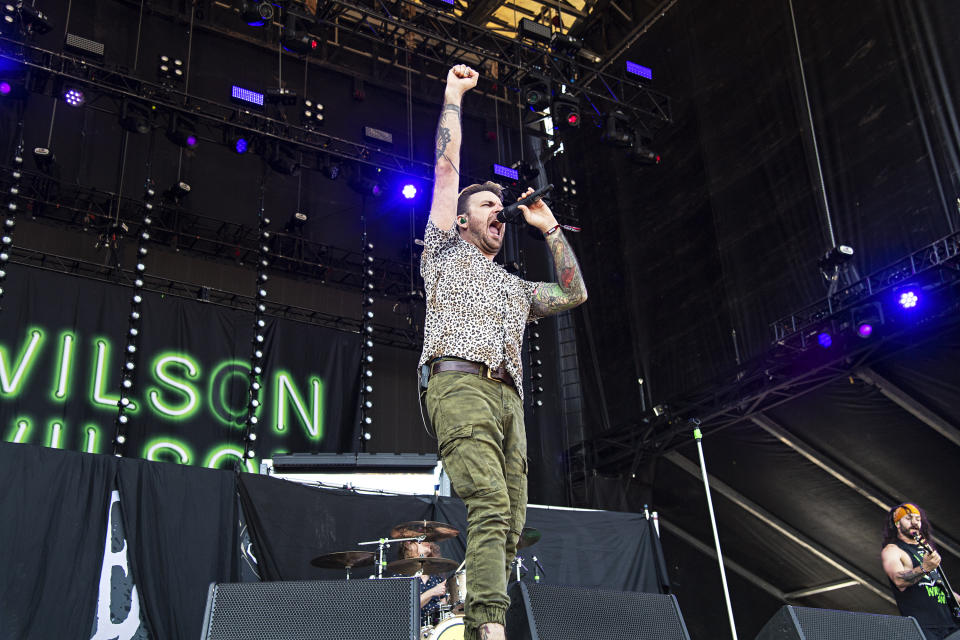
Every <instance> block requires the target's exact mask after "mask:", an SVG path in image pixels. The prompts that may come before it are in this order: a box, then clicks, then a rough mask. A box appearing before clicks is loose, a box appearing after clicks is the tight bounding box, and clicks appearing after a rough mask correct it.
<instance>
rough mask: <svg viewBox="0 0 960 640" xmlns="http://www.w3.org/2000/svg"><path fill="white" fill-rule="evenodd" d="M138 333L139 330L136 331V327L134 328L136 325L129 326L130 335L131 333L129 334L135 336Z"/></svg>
mask: <svg viewBox="0 0 960 640" xmlns="http://www.w3.org/2000/svg"><path fill="white" fill-rule="evenodd" d="M139 333H140V332H139V331H137V328H136V327H130V335H131V336H136V335H137V334H139Z"/></svg>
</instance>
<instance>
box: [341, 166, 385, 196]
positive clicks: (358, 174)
mask: <svg viewBox="0 0 960 640" xmlns="http://www.w3.org/2000/svg"><path fill="white" fill-rule="evenodd" d="M369 172H370V169H368V168H366V167H364V166H363V165H353V167H352V169H351V170H350V171H349V172H348V175H347V185H349V187H350V188H351V189H353V190H354V191H356V192H357V193H359V194H360V195H362V196H373V197H374V198H379V197H380V196H381V195H383V185H382V184H381V183H380V169H375V170H374V172H375V174H376V175H375V176H371V175H369Z"/></svg>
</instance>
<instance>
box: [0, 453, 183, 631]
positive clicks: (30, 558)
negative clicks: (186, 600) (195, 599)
mask: <svg viewBox="0 0 960 640" xmlns="http://www.w3.org/2000/svg"><path fill="white" fill-rule="evenodd" d="M114 468H115V466H114V461H113V459H112V458H109V457H106V456H96V455H89V454H78V453H68V452H64V451H58V450H56V449H47V448H45V447H36V446H32V445H25V444H8V443H0V487H2V491H3V499H2V500H0V522H2V523H3V524H2V526H0V575H3V580H2V583H3V584H2V586H0V638H4V639H7V638H9V639H10V640H14V639H15V640H24V639H26V638H43V639H46V638H63V639H67V638H78V639H84V640H85V639H86V638H89V637H90V628H91V626H92V625H93V616H94V613H95V612H96V607H97V585H98V583H99V578H100V565H101V563H102V561H103V545H104V540H105V538H106V526H107V520H106V518H107V505H108V500H109V497H110V489H111V484H112V482H113V474H114ZM197 628H199V626H198V627H197Z"/></svg>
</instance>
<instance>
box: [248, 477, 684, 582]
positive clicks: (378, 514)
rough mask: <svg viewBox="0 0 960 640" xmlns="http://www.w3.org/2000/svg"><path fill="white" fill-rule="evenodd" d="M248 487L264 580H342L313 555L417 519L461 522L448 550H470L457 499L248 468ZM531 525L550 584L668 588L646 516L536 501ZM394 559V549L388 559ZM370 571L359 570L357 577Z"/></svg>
mask: <svg viewBox="0 0 960 640" xmlns="http://www.w3.org/2000/svg"><path fill="white" fill-rule="evenodd" d="M240 495H241V498H242V500H243V509H244V513H245V515H246V517H247V521H248V524H249V526H250V530H251V534H252V537H253V539H254V545H255V549H256V553H257V558H258V560H259V567H260V576H261V578H262V579H264V580H304V579H312V580H319V579H336V578H342V577H344V573H343V571H332V570H322V569H315V568H313V567H312V566H311V565H310V560H311V559H312V558H314V557H316V556H318V555H321V554H325V553H330V552H334V551H347V550H351V549H368V550H371V551H373V550H375V549H376V547H375V546H371V547H358V546H356V545H357V542H360V541H366V540H376V539H378V538H380V537H381V536H387V535H388V534H389V532H390V529H391V528H393V527H394V526H395V525H397V524H399V523H401V522H405V521H410V520H421V519H426V520H439V521H441V522H446V523H449V524H451V525H453V526H454V527H455V528H457V529H459V530H460V535H459V536H457V537H456V538H452V539H450V540H445V541H443V542H441V543H440V549H441V553H442V554H443V556H444V557H447V558H450V559H452V560H456V561H457V562H460V561H462V560H463V557H464V551H465V548H466V529H467V524H466V519H467V515H466V509H465V508H464V505H463V502H462V501H460V500H459V499H457V498H447V497H440V498H436V499H434V498H431V497H427V496H384V495H360V494H356V493H351V492H348V491H341V490H332V489H321V488H318V487H310V486H305V485H300V484H296V483H293V482H289V481H285V480H280V479H277V478H269V477H265V476H254V475H247V474H244V475H242V476H240ZM527 526H530V527H535V528H537V529H539V530H540V531H541V533H542V535H543V538H542V539H541V540H540V542H538V543H537V544H536V546H533V547H530V548H529V549H527V550H525V551H523V555H524V557H525V558H526V560H527V564H530V566H532V564H531V563H532V557H533V556H534V555H536V556H537V559H538V560H540V562H541V564H542V565H543V567H544V569H545V570H546V575H545V576H543V580H542V581H543V582H547V583H551V584H568V585H581V586H585V587H599V588H605V589H614V590H623V591H646V592H651V593H661V592H664V591H666V590H667V589H668V588H669V583H668V582H667V579H666V570H665V564H664V561H663V554H662V551H661V550H660V543H659V540H658V539H657V537H656V535H655V534H653V533H652V529H651V527H650V525H649V522H648V521H647V520H646V519H645V518H644V517H643V516H642V515H640V514H636V513H619V512H613V511H587V510H567V509H550V508H543V507H530V508H529V509H528V510H527ZM395 558H396V549H395V548H393V549H391V550H390V553H389V557H388V559H389V560H393V559H395ZM467 570H468V571H469V567H468V568H467ZM371 572H372V567H371V568H367V569H364V570H356V571H355V572H354V573H353V576H356V577H365V576H367V575H369V574H370V573H371ZM530 575H531V579H532V570H531V574H530Z"/></svg>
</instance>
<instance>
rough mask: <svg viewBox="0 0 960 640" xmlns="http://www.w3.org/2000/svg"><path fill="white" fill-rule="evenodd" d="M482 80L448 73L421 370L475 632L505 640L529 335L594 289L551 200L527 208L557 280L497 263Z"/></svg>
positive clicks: (463, 70)
mask: <svg viewBox="0 0 960 640" xmlns="http://www.w3.org/2000/svg"><path fill="white" fill-rule="evenodd" d="M478 78H479V75H478V74H477V72H476V71H474V70H473V69H471V68H469V67H467V66H466V65H462V64H461V65H457V66H455V67H453V68H452V69H450V71H449V72H448V73H447V84H446V88H445V91H444V100H443V109H442V111H441V113H440V122H439V124H438V125H437V137H436V167H435V181H434V186H433V204H432V206H431V208H430V219H429V221H428V222H427V228H426V232H425V233H424V251H423V256H422V258H421V261H420V274H421V275H422V276H423V282H424V290H425V293H426V307H427V314H426V322H425V323H424V336H423V354H422V355H421V357H420V366H421V367H425V368H426V373H428V374H429V381H428V385H427V392H426V407H427V412H428V414H429V416H430V420H431V422H432V424H433V426H434V429H435V430H436V432H437V440H438V446H439V452H440V456H441V457H442V459H443V464H444V468H445V469H446V471H447V474H448V475H449V477H450V481H451V483H452V485H453V488H454V489H455V490H456V492H457V495H459V496H460V497H461V498H462V499H463V501H464V503H465V504H466V507H467V553H466V572H467V601H466V612H465V620H464V626H465V635H464V637H465V638H466V639H467V640H480V639H482V640H503V639H504V638H505V634H504V618H505V615H506V610H507V606H508V605H509V604H510V601H509V598H508V597H507V573H508V571H509V568H510V563H511V562H512V561H513V557H514V555H515V553H516V547H517V541H518V539H519V537H520V532H521V530H522V529H523V524H524V522H525V520H526V508H527V462H526V458H527V438H526V433H525V432H524V424H523V365H522V361H521V344H522V342H523V330H524V326H525V324H526V323H527V322H529V321H531V320H534V319H536V318H540V317H543V316H547V315H550V314H553V313H557V312H559V311H563V310H564V309H571V308H573V307H575V306H577V305H579V304H582V303H583V302H584V301H585V300H586V299H587V290H586V287H585V286H584V283H583V278H582V277H581V275H580V267H579V265H578V264H577V260H576V258H575V257H574V255H573V251H572V250H571V249H570V245H569V243H568V242H567V240H566V238H564V235H563V230H562V229H561V228H560V226H559V225H558V224H557V221H556V219H555V218H554V216H553V213H552V212H551V211H550V208H549V207H548V206H547V205H546V203H544V202H543V201H542V200H538V201H536V202H534V203H532V204H531V205H530V206H523V207H521V211H522V212H523V217H524V220H525V221H526V222H527V224H530V225H532V226H534V227H536V228H537V229H539V230H540V231H541V232H542V233H543V234H544V235H545V236H546V239H547V245H548V247H549V248H550V253H551V255H552V257H553V263H554V270H555V272H556V276H557V280H558V282H557V283H544V282H539V283H534V282H527V281H525V280H521V279H520V278H518V277H516V276H514V275H512V274H509V273H507V272H506V271H505V270H504V269H503V268H502V267H501V266H500V265H498V264H496V263H495V262H494V261H493V258H494V257H495V256H496V255H497V253H498V252H499V251H500V246H501V245H502V243H503V232H504V228H503V223H502V222H500V221H498V220H497V213H498V212H500V210H501V209H503V201H502V192H501V189H500V187H499V186H498V185H496V184H494V183H492V182H486V183H484V184H474V185H470V186H469V187H467V188H465V189H464V190H463V191H461V192H460V193H459V195H458V193H457V190H458V188H459V181H460V173H459V167H460V145H461V139H462V136H461V126H460V109H461V102H462V99H463V95H464V94H465V93H466V92H467V91H469V90H470V89H472V88H473V87H475V86H476V85H477V80H478ZM532 191H533V190H532V189H529V190H528V191H527V194H529V193H532ZM524 195H526V194H524ZM421 379H423V375H421Z"/></svg>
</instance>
